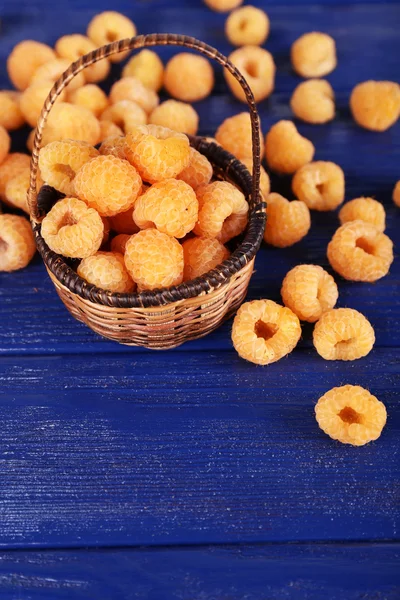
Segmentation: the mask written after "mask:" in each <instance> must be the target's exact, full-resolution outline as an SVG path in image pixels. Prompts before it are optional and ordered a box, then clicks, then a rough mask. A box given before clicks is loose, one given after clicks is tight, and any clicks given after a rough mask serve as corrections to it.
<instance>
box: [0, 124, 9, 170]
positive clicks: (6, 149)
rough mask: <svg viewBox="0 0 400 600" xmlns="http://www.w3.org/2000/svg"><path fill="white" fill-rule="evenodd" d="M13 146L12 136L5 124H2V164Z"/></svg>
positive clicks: (0, 131) (0, 129) (0, 127)
mask: <svg viewBox="0 0 400 600" xmlns="http://www.w3.org/2000/svg"><path fill="white" fill-rule="evenodd" d="M10 146H11V138H10V136H9V135H8V131H7V129H6V128H5V127H3V125H0V164H1V163H2V162H3V161H4V160H5V159H6V157H7V155H8V153H9V151H10Z"/></svg>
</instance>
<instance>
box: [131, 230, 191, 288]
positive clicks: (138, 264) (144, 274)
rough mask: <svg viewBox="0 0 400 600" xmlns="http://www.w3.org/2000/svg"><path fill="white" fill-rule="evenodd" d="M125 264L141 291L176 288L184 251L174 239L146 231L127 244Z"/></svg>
mask: <svg viewBox="0 0 400 600" xmlns="http://www.w3.org/2000/svg"><path fill="white" fill-rule="evenodd" d="M125 265H126V268H127V269H128V271H129V273H130V275H131V277H132V279H133V280H134V281H135V282H136V283H137V284H138V287H139V290H141V291H142V290H154V289H157V288H165V287H170V286H173V285H178V284H179V283H181V282H182V278H183V249H182V246H181V245H180V243H179V242H178V241H177V240H176V239H175V238H172V237H171V236H169V235H167V234H165V233H161V232H160V231H158V230H157V229H146V230H144V231H139V233H136V234H135V235H132V236H131V237H130V238H129V240H128V241H127V243H126V247H125Z"/></svg>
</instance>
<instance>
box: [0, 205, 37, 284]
mask: <svg viewBox="0 0 400 600" xmlns="http://www.w3.org/2000/svg"><path fill="white" fill-rule="evenodd" d="M35 252H36V246H35V240H34V238H33V232H32V229H31V226H30V224H29V221H27V220H26V219H25V218H24V217H18V216H17V215H1V214H0V271H7V272H10V271H16V270H17V269H23V268H25V267H26V266H27V265H28V264H29V263H30V262H31V260H32V258H33V255H34V254H35Z"/></svg>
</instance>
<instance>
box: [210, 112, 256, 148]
mask: <svg viewBox="0 0 400 600" xmlns="http://www.w3.org/2000/svg"><path fill="white" fill-rule="evenodd" d="M215 139H216V141H217V142H218V144H221V146H222V147H223V148H225V150H227V151H228V152H230V153H231V154H233V155H234V156H236V158H239V159H243V158H248V157H251V156H253V147H252V141H251V121H250V115H249V113H247V112H242V113H239V114H238V115H235V116H233V117H229V118H228V119H225V121H224V122H223V123H221V125H220V126H219V127H218V129H217V131H216V134H215ZM260 142H261V156H262V155H263V154H264V140H263V139H262V136H261V139H260Z"/></svg>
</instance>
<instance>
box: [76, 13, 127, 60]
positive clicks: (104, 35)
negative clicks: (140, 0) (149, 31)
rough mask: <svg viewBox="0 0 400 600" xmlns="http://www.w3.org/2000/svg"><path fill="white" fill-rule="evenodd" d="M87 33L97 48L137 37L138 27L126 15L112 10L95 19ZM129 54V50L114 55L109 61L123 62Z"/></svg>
mask: <svg viewBox="0 0 400 600" xmlns="http://www.w3.org/2000/svg"><path fill="white" fill-rule="evenodd" d="M86 33H87V36H88V37H89V38H90V39H91V40H92V42H93V43H94V44H95V46H96V47H99V46H104V45H105V44H110V43H111V42H116V41H117V40H123V39H124V38H132V37H135V35H136V26H135V24H134V23H133V22H132V21H131V20H130V19H128V17H125V15H122V14H121V13H118V12H115V11H112V10H110V11H105V12H102V13H100V14H98V15H96V16H95V17H93V19H92V20H91V21H90V23H89V25H88V28H87V32H86ZM128 54H129V50H127V51H126V52H120V53H119V54H113V55H112V56H110V58H109V60H110V61H111V62H113V63H117V62H121V60H124V58H126V56H127V55H128Z"/></svg>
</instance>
